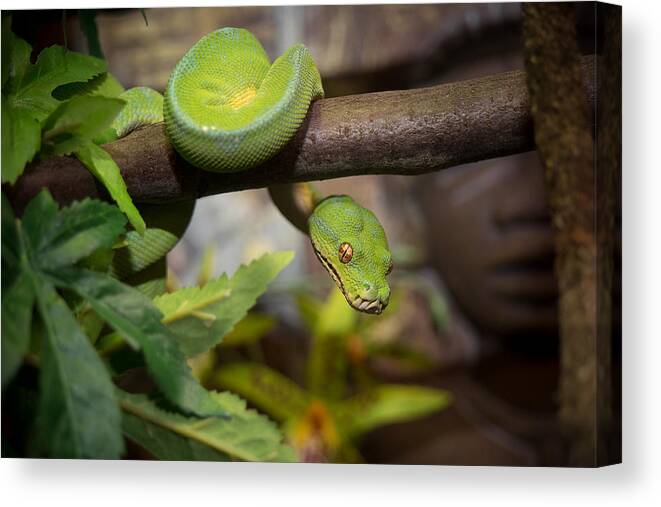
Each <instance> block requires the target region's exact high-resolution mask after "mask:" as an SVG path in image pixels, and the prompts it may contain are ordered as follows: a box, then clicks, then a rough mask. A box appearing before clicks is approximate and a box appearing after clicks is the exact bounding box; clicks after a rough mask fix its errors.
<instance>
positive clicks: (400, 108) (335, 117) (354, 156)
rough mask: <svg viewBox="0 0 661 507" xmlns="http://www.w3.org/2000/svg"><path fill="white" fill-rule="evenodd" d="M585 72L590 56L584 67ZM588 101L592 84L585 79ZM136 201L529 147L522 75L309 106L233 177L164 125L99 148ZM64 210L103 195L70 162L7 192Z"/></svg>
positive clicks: (41, 165)
mask: <svg viewBox="0 0 661 507" xmlns="http://www.w3.org/2000/svg"><path fill="white" fill-rule="evenodd" d="M583 72H584V74H585V75H586V76H589V75H592V74H593V73H594V60H593V59H592V58H588V59H586V60H585V61H584V62H583ZM585 83H586V84H587V86H588V90H587V94H588V96H589V97H591V98H594V94H595V90H594V80H592V79H586V80H585ZM105 148H106V149H107V151H108V152H109V153H110V154H111V155H112V157H113V159H114V160H115V161H116V162H117V164H118V165H119V167H120V169H121V171H122V176H123V177H124V180H125V181H126V184H127V187H128V190H129V193H130V194H131V197H132V198H133V200H134V201H135V202H136V203H166V202H174V201H182V200H188V199H192V198H196V197H202V196H206V195H211V194H220V193H224V192H233V191H237V190H245V189H249V188H260V187H266V186H270V185H274V184H282V183H293V182H300V181H314V180H324V179H330V178H342V177H346V176H355V175H359V174H404V175H415V174H421V173H428V172H432V171H438V170H441V169H444V168H448V167H453V166H456V165H460V164H465V163H468V162H474V161H478V160H484V159H489V158H495V157H500V156H504V155H510V154H514V153H521V152H524V151H529V150H532V149H534V139H533V130H532V120H531V117H530V103H529V97H528V90H527V87H526V77H525V73H524V72H523V71H513V72H506V73H502V74H496V75H492V76H487V77H483V78H479V79H472V80H469V81H462V82H457V83H450V84H444V85H440V86H435V87H431V88H423V89H416V90H407V91H388V92H380V93H368V94H362V95H350V96H346V97H338V98H330V99H323V100H319V101H317V102H315V103H314V104H313V105H312V107H311V109H310V111H309V113H308V115H307V118H306V120H305V123H304V124H303V126H302V128H301V129H300V130H299V131H298V133H297V135H296V136H295V137H294V138H293V139H292V140H291V141H290V142H289V143H288V145H287V146H286V147H285V148H284V149H283V151H282V152H281V153H280V154H278V155H277V156H276V157H274V158H273V159H271V160H269V161H267V162H266V163H264V164H263V165H261V166H259V167H256V168H254V169H251V170H249V171H244V172H240V173H233V174H219V173H209V172H205V171H199V170H198V169H196V168H194V167H192V166H191V165H190V164H188V163H186V162H185V161H184V160H183V159H181V158H180V157H179V156H178V155H177V154H176V152H175V151H174V149H173V148H172V146H171V145H170V143H169V141H168V139H167V136H166V134H165V127H164V125H163V124H162V123H161V124H156V125H151V126H148V127H145V128H142V129H139V130H137V131H135V132H133V133H132V134H130V135H128V136H127V137H125V138H123V139H120V140H118V141H115V142H113V143H111V144H108V145H105ZM42 187H48V188H49V190H50V192H51V194H53V196H54V197H55V199H56V200H57V201H59V202H60V203H62V204H65V203H68V202H71V201H73V200H76V199H82V198H84V197H97V198H107V194H106V192H105V190H104V189H103V187H102V186H101V185H100V184H99V183H98V182H96V180H95V179H94V177H93V176H92V175H91V174H90V173H89V172H88V171H87V170H86V169H85V168H84V166H83V165H82V164H81V163H80V162H79V161H78V160H76V159H74V158H71V157H54V158H51V159H47V160H43V161H41V162H38V163H34V164H32V165H31V166H30V167H29V168H28V169H27V170H26V173H25V174H24V175H23V176H22V177H21V178H20V179H19V181H18V182H17V183H16V185H15V186H14V187H13V188H8V189H7V193H8V194H9V197H10V199H11V200H12V202H13V204H14V206H15V207H16V209H17V210H19V211H20V210H22V209H23V208H24V206H25V205H26V203H27V202H28V201H29V200H30V199H31V198H32V197H33V196H34V195H36V193H37V192H38V191H39V190H40V189H41V188H42Z"/></svg>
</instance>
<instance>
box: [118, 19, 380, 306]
mask: <svg viewBox="0 0 661 507" xmlns="http://www.w3.org/2000/svg"><path fill="white" fill-rule="evenodd" d="M323 94H324V92H323V88H322V85H321V78H320V76H319V71H318V70H317V67H316V65H315V63H314V60H313V59H312V56H311V55H310V52H309V51H308V49H307V48H306V47H305V46H303V45H301V44H297V45H294V46H292V47H291V48H289V49H288V50H287V51H285V53H284V54H283V55H282V56H280V57H279V58H277V59H276V60H275V62H273V64H270V63H269V59H268V56H267V55H266V52H265V51H264V48H263V47H262V45H261V44H260V43H259V41H258V40H257V39H256V38H255V37H254V36H253V35H252V34H251V33H250V32H249V31H247V30H244V29H239V28H222V29H219V30H216V31H214V32H212V33H210V34H208V35H205V36H204V37H202V39H200V40H199V41H198V42H197V43H196V44H195V45H194V46H193V47H192V48H191V49H190V50H189V51H188V52H187V53H186V54H185V55H184V57H183V58H182V59H181V60H180V61H179V62H178V63H177V65H176V66H175V68H174V70H173V72H172V75H171V76H170V79H169V81H168V84H167V87H166V90H165V96H164V97H161V95H160V94H158V93H157V92H155V91H153V90H151V89H149V88H133V89H131V90H128V91H126V92H124V94H122V95H121V98H123V99H124V100H126V102H127V105H126V106H125V107H124V109H123V110H122V112H121V113H120V115H119V116H118V118H117V119H116V120H115V123H114V124H113V129H114V131H115V133H116V134H117V136H118V137H122V136H124V135H127V134H128V133H129V132H130V131H131V130H133V129H134V128H136V127H138V126H141V125H144V124H148V123H155V122H158V121H161V120H162V119H164V120H165V125H166V132H167V134H168V137H169V138H170V141H171V142H172V144H173V146H174V147H175V149H176V150H177V152H178V153H179V154H180V155H181V156H182V157H183V158H185V159H186V160H187V161H188V162H190V163H191V164H192V165H194V166H196V167H198V168H200V169H202V170H205V171H213V172H236V171H244V170H247V169H250V168H252V167H255V166H257V165H259V164H261V163H262V162H264V161H266V160H268V159H269V158H271V157H272V156H273V155H275V154H276V153H278V152H279V151H280V150H281V149H282V148H283V147H284V145H285V144H286V143H287V142H288V141H289V140H290V139H291V138H292V137H293V135H294V134H295V133H296V131H297V130H298V129H299V128H300V126H301V124H302V123H303V120H304V119H305V116H306V114H307V111H308V109H309V107H310V104H311V103H312V101H313V100H315V99H318V98H321V97H323ZM286 189H287V190H286V192H287V193H288V194H289V195H291V196H292V199H291V202H294V201H295V199H294V198H293V195H294V193H295V192H297V191H299V192H300V191H305V192H307V193H308V195H312V196H314V197H313V198H312V199H311V201H312V202H311V206H310V207H309V208H306V209H305V210H304V211H303V215H304V216H305V217H307V227H300V225H297V226H298V227H299V228H301V229H303V230H304V231H305V230H307V231H309V235H310V239H311V241H312V246H313V247H314V251H315V253H316V255H317V257H318V258H319V260H320V262H321V264H322V265H323V267H324V268H325V269H326V270H327V271H328V273H329V275H330V276H331V277H332V278H333V280H334V281H335V282H336V283H337V286H338V287H339V289H340V290H341V291H342V293H343V294H344V296H345V298H346V300H347V302H348V303H349V304H350V305H351V306H352V307H353V308H355V309H357V310H359V311H362V312H366V313H373V314H379V313H381V312H382V311H383V309H384V308H385V307H386V306H387V305H388V301H389V298H390V287H389V285H388V281H387V279H386V277H387V275H388V274H389V273H390V271H391V269H392V256H391V254H390V250H389V249H388V243H387V240H386V236H385V233H384V231H383V227H382V226H381V224H380V223H379V221H378V220H377V219H376V217H375V216H374V214H373V213H372V212H371V211H369V210H367V209H365V208H363V207H362V206H360V205H359V204H357V203H356V202H355V201H354V200H353V199H351V198H350V197H348V196H331V197H328V198H326V199H320V198H318V197H317V194H316V192H310V187H306V186H301V184H299V185H296V186H289V187H286ZM278 191H279V192H281V190H278ZM279 207H280V209H281V210H283V207H281V206H279ZM299 209H300V207H299ZM285 216H286V218H288V219H289V220H290V221H291V222H292V223H295V224H296V222H297V220H295V219H294V218H293V216H287V214H286V212H285ZM136 241H137V243H136V244H135V245H134V249H133V254H134V255H135V256H137V257H135V258H133V259H132V261H131V262H132V265H133V264H135V265H136V266H137V265H140V266H142V265H143V264H144V265H148V264H149V263H150V262H149V261H150V260H151V257H149V258H147V257H146V256H147V253H148V252H150V251H156V250H158V249H156V250H155V249H151V248H148V245H146V244H144V243H145V242H149V241H150V239H149V238H147V237H145V238H142V239H140V238H138V239H136ZM143 253H144V255H143ZM143 257H144V258H143Z"/></svg>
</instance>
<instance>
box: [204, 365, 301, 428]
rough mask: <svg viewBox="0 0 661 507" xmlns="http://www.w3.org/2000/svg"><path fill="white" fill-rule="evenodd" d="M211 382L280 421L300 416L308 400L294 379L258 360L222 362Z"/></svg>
mask: <svg viewBox="0 0 661 507" xmlns="http://www.w3.org/2000/svg"><path fill="white" fill-rule="evenodd" d="M211 382H212V383H213V384H214V385H215V386H217V387H219V388H222V389H228V390H230V391H233V392H236V393H238V394H240V395H241V396H243V397H244V398H246V399H247V400H248V401H249V402H250V403H252V404H253V405H255V406H256V407H258V408H259V409H260V410H262V411H263V412H266V413H267V414H269V415H270V416H271V417H273V418H274V419H277V420H279V421H288V420H292V419H294V418H296V417H299V416H300V415H301V414H303V413H304V412H305V410H306V408H307V407H308V405H309V404H310V401H311V397H310V396H309V395H308V393H306V392H305V391H304V390H303V389H302V388H301V387H300V386H298V384H296V383H295V382H294V381H293V380H290V379H289V378H287V377H285V376H284V375H282V374H281V373H278V372H277V371H275V370H273V369H271V368H269V367H268V366H264V365H262V364H259V363H231V364H225V365H223V366H221V367H220V368H219V369H218V371H217V372H215V373H214V374H213V375H212V377H211Z"/></svg>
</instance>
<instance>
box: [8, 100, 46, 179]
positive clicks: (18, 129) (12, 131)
mask: <svg viewBox="0 0 661 507" xmlns="http://www.w3.org/2000/svg"><path fill="white" fill-rule="evenodd" d="M40 146H41V127H40V125H39V122H38V121H37V120H35V119H34V118H33V117H32V116H30V114H29V113H27V112H26V111H24V110H21V109H16V108H15V107H14V106H13V105H12V104H11V103H10V102H9V101H8V100H7V99H6V98H5V95H4V94H3V95H2V182H3V183H6V182H9V183H14V182H15V181H16V180H17V179H18V177H19V176H20V175H21V174H22V173H23V170H24V169H25V166H26V165H27V163H28V162H30V161H31V160H32V159H33V158H34V156H35V154H36V153H37V151H39V148H40Z"/></svg>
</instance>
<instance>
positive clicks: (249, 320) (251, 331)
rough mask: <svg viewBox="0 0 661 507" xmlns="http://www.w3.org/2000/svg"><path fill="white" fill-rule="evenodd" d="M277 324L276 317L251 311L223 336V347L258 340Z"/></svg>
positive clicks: (237, 345) (246, 343) (247, 343)
mask: <svg viewBox="0 0 661 507" xmlns="http://www.w3.org/2000/svg"><path fill="white" fill-rule="evenodd" d="M275 325H276V321H275V319H274V318H273V317H272V316H270V315H266V314H261V313H249V314H248V315H246V316H245V317H244V318H243V319H241V320H240V321H239V323H238V324H237V325H236V326H234V329H232V330H231V331H230V332H229V333H227V334H226V335H225V336H224V337H223V341H222V342H221V344H220V345H221V346H222V347H239V346H241V345H249V344H251V343H255V342H258V341H259V340H261V339H262V338H264V336H266V335H267V334H268V333H269V332H270V331H271V330H272V329H273V328H274V327H275Z"/></svg>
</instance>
